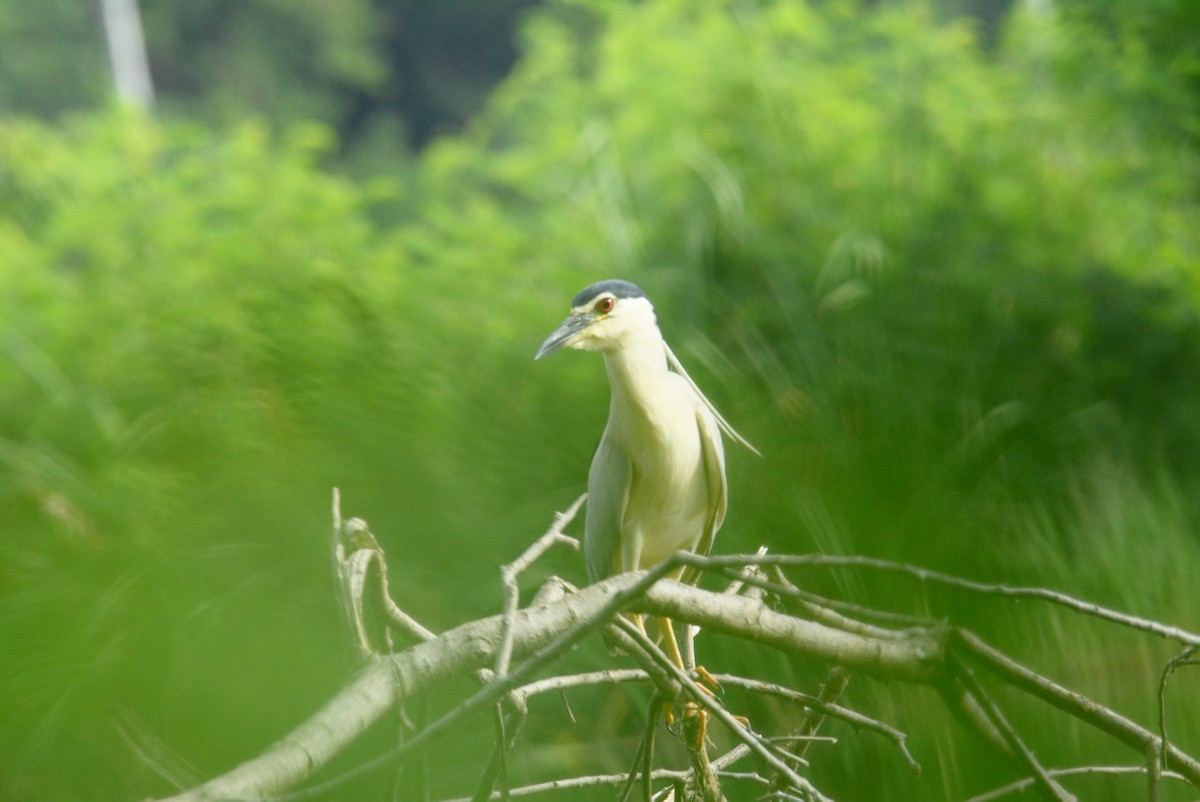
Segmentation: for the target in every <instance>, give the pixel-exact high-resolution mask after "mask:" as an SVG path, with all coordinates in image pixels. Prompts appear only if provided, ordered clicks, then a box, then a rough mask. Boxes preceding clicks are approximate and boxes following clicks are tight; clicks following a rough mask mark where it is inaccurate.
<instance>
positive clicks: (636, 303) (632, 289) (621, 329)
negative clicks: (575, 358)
mask: <svg viewBox="0 0 1200 802" xmlns="http://www.w3.org/2000/svg"><path fill="white" fill-rule="evenodd" d="M651 335H653V336H657V335H658V322H657V319H656V318H655V315H654V306H653V305H651V303H650V299H649V298H647V297H646V293H644V292H642V291H641V289H640V288H639V287H638V286H637V285H636V284H631V283H629V282H628V281H620V280H616V279H613V280H609V281H601V282H599V283H596V284H593V285H591V286H590V287H587V288H586V289H584V290H583V291H582V292H580V293H579V294H578V295H576V296H575V300H573V301H571V314H570V315H569V316H568V317H567V319H566V320H564V321H563V322H562V325H560V326H559V327H558V328H557V329H555V330H554V333H553V334H551V335H550V336H549V337H547V338H546V341H545V342H544V343H542V347H541V348H539V349H538V352H537V354H536V355H535V356H534V359H541V358H542V357H544V356H546V355H547V354H552V353H554V352H555V351H557V350H558V349H560V348H576V349H579V350H581V351H611V350H614V349H616V348H620V347H621V346H622V345H623V344H624V343H626V342H627V341H628V340H629V338H631V337H638V336H651Z"/></svg>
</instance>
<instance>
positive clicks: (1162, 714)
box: [1158, 646, 1200, 768]
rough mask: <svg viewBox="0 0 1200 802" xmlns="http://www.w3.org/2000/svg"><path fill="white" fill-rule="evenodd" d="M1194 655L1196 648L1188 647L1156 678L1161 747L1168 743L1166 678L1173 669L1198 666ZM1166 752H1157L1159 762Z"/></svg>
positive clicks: (1170, 661)
mask: <svg viewBox="0 0 1200 802" xmlns="http://www.w3.org/2000/svg"><path fill="white" fill-rule="evenodd" d="M1195 653H1196V647H1195V646H1189V647H1188V648H1186V649H1184V650H1183V651H1182V652H1180V653H1179V654H1177V655H1175V656H1174V657H1172V658H1171V659H1170V660H1168V661H1167V664H1166V665H1165V666H1163V670H1162V675H1161V676H1160V677H1159V678H1158V736H1159V739H1160V740H1161V742H1162V744H1163V746H1166V745H1167V744H1169V743H1170V741H1169V740H1168V739H1167V677H1168V676H1170V675H1171V674H1173V673H1175V669H1176V668H1179V667H1180V666H1194V665H1200V660H1195V659H1193V657H1192V656H1193V655H1194V654H1195ZM1166 752H1167V750H1166V749H1160V750H1159V760H1160V761H1162V760H1164V759H1165V758H1166ZM1160 767H1161V768H1166V765H1165V764H1163V765H1161V766H1160Z"/></svg>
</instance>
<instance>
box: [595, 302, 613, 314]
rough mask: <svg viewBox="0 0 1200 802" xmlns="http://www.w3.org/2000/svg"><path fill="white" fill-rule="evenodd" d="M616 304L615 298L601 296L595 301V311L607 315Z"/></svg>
mask: <svg viewBox="0 0 1200 802" xmlns="http://www.w3.org/2000/svg"><path fill="white" fill-rule="evenodd" d="M616 305H617V299H616V298H601V299H600V300H599V301H596V311H597V312H599V313H600V314H602V315H607V314H608V313H609V312H611V311H612V310H613V307H614V306H616Z"/></svg>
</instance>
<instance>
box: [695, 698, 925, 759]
mask: <svg viewBox="0 0 1200 802" xmlns="http://www.w3.org/2000/svg"><path fill="white" fill-rule="evenodd" d="M713 678H714V679H715V680H716V681H717V682H719V683H721V685H722V686H723V687H728V688H741V689H743V690H747V691H751V692H753V693H759V694H763V695H764V696H775V697H778V698H780V699H787V700H788V701H791V702H796V703H798V704H801V705H804V706H805V707H808V708H811V709H812V710H817V711H820V712H821V713H822V714H823V715H826V716H829V717H830V718H836V719H838V720H839V721H844V722H845V723H847V724H849V725H850V726H852V727H855V728H856V729H863V730H869V731H871V732H875V733H878V734H880V735H882V736H883V737H884V738H887V739H888V740H889V741H891V742H892V743H894V744H895V745H896V748H897V749H899V750H900V754H901V755H903V756H904V760H905V762H907V763H908V765H909V768H911V769H912V770H913V772H914V773H917V772H920V770H921V764H920V763H918V762H917V761H916V759H915V758H914V757H913V756H912V753H911V752H909V751H908V744H907V738H908V736H907V735H905V734H904V733H903V732H901V731H900V730H898V729H896V728H895V727H893V726H891V725H890V724H885V723H884V722H882V721H879V720H877V719H873V718H871V717H869V716H865V715H863V714H862V713H859V712H857V711H855V710H851V709H850V708H848V707H842V706H841V705H838V704H835V703H833V702H827V701H825V700H824V699H822V698H820V697H817V696H812V695H810V694H807V693H801V692H800V691H795V690H792V689H791V688H788V687H786V686H783V685H776V684H774V683H771V682H763V681H762V680H756V679H747V678H746V677H739V676H735V675H732V674H714V675H713ZM843 687H844V686H843ZM800 735H804V733H800ZM800 757H803V755H800Z"/></svg>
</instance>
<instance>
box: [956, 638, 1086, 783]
mask: <svg viewBox="0 0 1200 802" xmlns="http://www.w3.org/2000/svg"><path fill="white" fill-rule="evenodd" d="M946 660H947V663H948V664H949V667H950V669H951V671H953V673H954V676H955V677H956V678H957V679H958V680H959V681H961V682H962V684H963V687H964V688H966V690H967V692H968V693H970V694H971V696H973V697H974V698H975V701H976V702H978V703H979V706H980V708H981V709H982V710H983V712H984V713H985V714H986V715H987V717H988V720H989V721H991V723H992V726H994V727H995V728H996V729H997V730H998V731H999V732H1000V734H1001V735H1002V736H1003V737H1004V740H1005V742H1006V743H1007V744H1008V746H1009V748H1010V749H1011V750H1012V752H1013V754H1014V755H1016V757H1017V759H1018V760H1019V761H1020V762H1021V763H1022V764H1024V766H1025V767H1026V768H1027V769H1028V770H1029V772H1030V774H1032V775H1033V778H1034V780H1035V781H1036V784H1037V786H1038V787H1039V788H1041V789H1042V792H1043V793H1044V794H1045V795H1046V796H1047V797H1048V798H1050V799H1052V800H1058V802H1076V799H1075V795H1074V794H1071V793H1069V792H1068V791H1067V789H1065V788H1063V787H1062V786H1061V785H1059V784H1058V782H1056V781H1055V780H1054V778H1053V777H1051V776H1050V775H1049V774H1048V773H1047V771H1046V769H1045V767H1043V766H1042V764H1041V763H1040V762H1039V761H1038V759H1037V758H1036V757H1035V756H1034V754H1033V750H1031V749H1030V748H1029V747H1028V746H1027V745H1026V743H1025V741H1024V740H1023V739H1022V738H1021V736H1020V735H1018V734H1017V731H1016V730H1015V729H1013V726H1012V725H1011V724H1009V723H1008V719H1007V718H1005V716H1004V713H1003V712H1001V710H1000V708H999V707H998V706H997V705H996V703H995V702H993V701H992V699H991V697H990V696H988V694H987V692H986V691H984V689H983V686H982V685H980V684H979V681H978V680H977V679H976V678H975V675H974V674H973V673H972V672H971V669H970V668H968V667H967V666H965V665H963V664H962V662H961V661H960V660H959V659H958V658H957V657H956V656H954V655H952V654H951V655H947V656H946Z"/></svg>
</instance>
